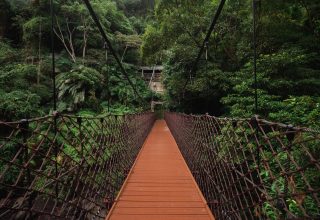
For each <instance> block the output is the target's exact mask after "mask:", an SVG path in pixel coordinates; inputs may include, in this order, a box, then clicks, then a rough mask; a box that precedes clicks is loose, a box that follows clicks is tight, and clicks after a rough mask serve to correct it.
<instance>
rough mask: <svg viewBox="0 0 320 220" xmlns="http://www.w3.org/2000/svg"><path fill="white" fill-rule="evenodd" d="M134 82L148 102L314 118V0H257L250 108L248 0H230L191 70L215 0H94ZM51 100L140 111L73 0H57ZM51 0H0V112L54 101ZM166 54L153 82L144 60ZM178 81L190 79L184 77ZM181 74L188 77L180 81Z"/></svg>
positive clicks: (319, 36) (35, 111)
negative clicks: (158, 90)
mask: <svg viewBox="0 0 320 220" xmlns="http://www.w3.org/2000/svg"><path fill="white" fill-rule="evenodd" d="M90 2H91V4H92V5H93V8H94V10H95V11H96V13H97V15H98V17H99V19H100V21H101V23H102V26H103V28H104V30H105V32H106V33H107V35H108V37H109V38H110V40H111V42H112V44H113V46H114V48H115V50H116V52H117V54H118V55H119V57H120V58H121V62H122V63H123V65H124V66H125V68H126V70H127V71H128V73H129V75H130V78H131V80H132V82H133V83H134V84H135V86H136V88H137V90H138V91H139V93H140V94H141V95H142V97H143V99H145V100H146V101H147V102H150V101H151V99H156V100H160V101H164V102H165V107H166V108H167V109H170V110H177V111H180V112H186V113H194V114H197V113H210V114H213V115H216V116H232V117H241V118H243V117H251V116H252V115H254V114H255V113H257V114H259V115H261V116H262V117H264V118H267V119H270V120H276V121H280V122H285V123H292V124H296V125H304V126H309V127H314V128H319V127H320V126H319V124H320V123H319V121H320V56H319V52H320V13H319V11H320V1H319V0H281V1H278V0H272V1H266V0H260V1H258V10H257V39H258V41H257V53H258V60H257V74H258V75H257V79H258V112H255V110H254V77H253V41H252V33H253V25H252V20H253V16H252V0H229V1H227V2H226V5H225V7H224V8H223V11H222V14H221V16H220V17H219V20H218V22H217V25H216V27H215V29H214V32H213V33H212V35H211V38H210V40H209V41H208V44H207V47H206V51H205V54H203V55H202V57H201V60H200V62H199V64H198V68H197V71H196V73H195V74H192V75H190V67H191V66H192V64H193V63H194V61H195V59H196V57H197V54H198V51H199V48H200V46H201V43H202V41H203V40H204V37H205V35H206V33H207V30H208V27H209V25H210V23H211V20H212V18H213V15H214V13H215V11H216V8H217V6H218V4H219V1H218V0H197V1H194V0H175V1H172V0H158V1H157V0H155V1H153V0H91V1H90ZM53 6H54V11H55V16H54V18H53V21H54V40H55V48H54V51H55V55H56V74H57V75H56V80H57V93H58V111H60V112H72V113H77V114H89V115H96V114H103V113H107V112H113V113H122V112H135V111H142V110H143V108H144V107H146V106H142V105H141V102H139V100H138V99H137V97H136V95H135V94H134V92H133V90H132V88H131V87H130V85H129V83H128V82H127V80H126V79H125V78H124V76H123V75H122V73H121V71H120V69H119V67H118V65H117V64H116V62H115V60H114V57H112V56H111V55H110V51H108V48H105V45H104V41H103V39H102V38H101V36H100V34H99V32H98V29H97V27H96V25H95V24H94V22H93V20H92V19H91V17H90V15H89V12H88V11H87V8H86V7H85V5H84V4H83V2H82V1H81V0H54V1H53ZM50 33H51V17H50V1H49V0H0V64H1V66H0V120H5V121H9V120H17V119H21V118H30V117H35V116H40V115H45V114H48V113H50V112H52V102H53V101H52V97H53V94H52V91H53V90H52V77H51V49H50V45H51V41H50ZM156 64H157V65H163V66H164V73H163V77H162V81H163V84H164V85H165V88H166V92H165V94H164V95H159V94H152V93H151V92H150V91H149V89H148V87H147V85H146V83H145V82H144V81H143V79H142V78H141V76H140V74H139V72H138V68H139V66H142V65H149V66H153V65H156ZM186 81H189V82H188V83H187V84H186ZM185 85H186V86H185Z"/></svg>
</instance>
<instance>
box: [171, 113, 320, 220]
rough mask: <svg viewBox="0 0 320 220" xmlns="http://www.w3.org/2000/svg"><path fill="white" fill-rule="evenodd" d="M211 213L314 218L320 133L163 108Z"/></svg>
mask: <svg viewBox="0 0 320 220" xmlns="http://www.w3.org/2000/svg"><path fill="white" fill-rule="evenodd" d="M165 119H166V121H167V124H168V126H169V128H170V130H171V132H172V133H173V136H174V137H175V139H176V141H177V143H178V146H179V148H180V150H181V152H182V154H183V156H184V158H185V160H186V162H187V164H188V166H189V168H190V170H191V172H192V173H193V175H194V177H195V179H196V181H197V183H198V185H199V187H200V189H201V191H202V192H203V194H204V196H205V198H206V200H207V202H208V205H209V207H210V208H211V210H212V212H213V214H214V216H215V217H216V219H319V218H320V196H319V192H320V153H319V152H320V133H319V132H317V131H312V130H309V129H304V128H296V127H293V126H290V125H283V124H279V123H272V122H268V121H265V120H262V119H259V118H258V117H254V118H252V119H247V120H246V119H243V120H234V119H227V118H216V117H211V116H208V115H204V116H192V115H186V114H179V113H166V114H165Z"/></svg>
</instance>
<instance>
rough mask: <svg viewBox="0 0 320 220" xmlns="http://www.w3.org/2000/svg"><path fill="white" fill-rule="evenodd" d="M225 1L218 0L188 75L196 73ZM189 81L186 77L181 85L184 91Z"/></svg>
mask: <svg viewBox="0 0 320 220" xmlns="http://www.w3.org/2000/svg"><path fill="white" fill-rule="evenodd" d="M225 3H226V0H221V1H220V4H219V6H218V8H217V11H216V13H215V15H214V17H213V19H212V22H211V24H210V27H209V29H208V32H207V34H206V37H205V39H204V40H203V42H202V45H201V47H200V50H199V53H198V56H197V58H196V60H195V62H194V64H193V66H192V68H191V69H190V73H189V75H190V76H192V75H195V74H196V71H197V66H198V63H199V61H200V59H201V56H202V54H203V52H204V51H205V47H206V45H207V43H208V41H209V39H210V37H211V34H212V32H213V30H214V28H215V26H216V24H217V21H218V19H219V17H220V15H221V12H222V9H223V7H224V5H225ZM189 81H190V79H189V78H187V81H186V83H185V85H184V87H183V91H184V90H185V88H186V87H187V85H188V83H189Z"/></svg>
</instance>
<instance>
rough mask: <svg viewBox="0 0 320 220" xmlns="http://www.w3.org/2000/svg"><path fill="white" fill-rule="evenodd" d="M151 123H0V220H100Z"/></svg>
mask: <svg viewBox="0 0 320 220" xmlns="http://www.w3.org/2000/svg"><path fill="white" fill-rule="evenodd" d="M154 120H155V116H154V114H153V113H140V114H132V115H123V116H116V115H109V116H106V117H101V118H87V117H75V116H68V115H59V114H55V115H53V116H47V117H43V118H38V119H32V120H22V121H19V122H1V121H0V219H47V217H50V219H104V218H105V216H106V214H107V212H108V210H109V209H110V208H111V206H112V203H113V201H114V200H115V198H116V196H117V193H118V191H119V190H120V188H121V186H122V184H123V182H124V180H125V178H126V176H127V174H128V173H129V171H130V168H131V166H132V165H133V163H134V161H135V158H136V157H137V155H138V152H139V150H140V148H141V146H142V145H143V142H144V140H145V138H146V137H147V135H148V133H149V131H150V129H151V127H152V125H153V123H154Z"/></svg>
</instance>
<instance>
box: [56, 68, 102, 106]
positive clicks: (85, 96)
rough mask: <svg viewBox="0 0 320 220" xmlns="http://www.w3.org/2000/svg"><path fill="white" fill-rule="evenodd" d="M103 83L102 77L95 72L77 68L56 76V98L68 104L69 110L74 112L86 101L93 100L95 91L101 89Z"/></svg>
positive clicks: (89, 69) (90, 69)
mask: <svg viewBox="0 0 320 220" xmlns="http://www.w3.org/2000/svg"><path fill="white" fill-rule="evenodd" d="M103 83H104V77H103V75H102V74H101V73H99V72H98V71H97V70H95V69H92V68H89V67H84V66H79V67H77V68H75V69H72V70H71V71H70V72H66V73H60V74H59V75H58V76H57V88H58V90H59V92H58V98H59V99H60V100H61V101H63V102H64V103H70V104H69V106H68V107H69V108H70V110H75V109H77V108H79V107H80V106H81V105H84V104H85V102H86V101H89V100H95V99H96V91H97V90H98V89H101V87H102V85H103ZM61 110H63V109H61Z"/></svg>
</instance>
